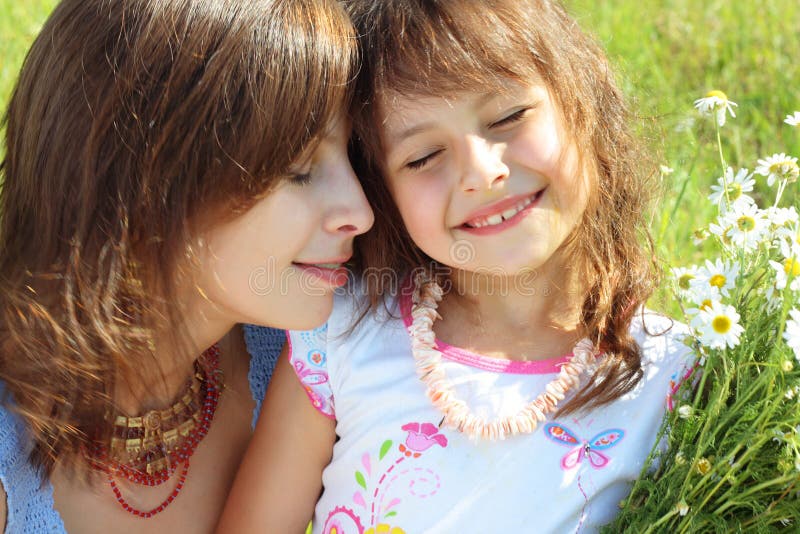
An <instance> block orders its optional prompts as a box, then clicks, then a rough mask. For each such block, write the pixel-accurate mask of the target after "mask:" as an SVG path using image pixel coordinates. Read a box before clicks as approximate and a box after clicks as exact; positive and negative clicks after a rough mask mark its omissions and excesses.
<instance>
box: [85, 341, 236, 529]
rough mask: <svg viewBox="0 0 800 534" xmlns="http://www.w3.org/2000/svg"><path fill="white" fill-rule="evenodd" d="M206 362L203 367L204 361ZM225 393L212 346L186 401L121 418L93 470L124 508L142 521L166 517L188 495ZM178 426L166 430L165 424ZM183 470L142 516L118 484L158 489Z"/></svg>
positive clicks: (97, 449) (97, 452)
mask: <svg viewBox="0 0 800 534" xmlns="http://www.w3.org/2000/svg"><path fill="white" fill-rule="evenodd" d="M201 359H202V360H204V362H203V363H200V360H201ZM222 387H223V375H222V370H221V369H220V368H219V348H218V347H217V345H213V346H212V347H210V348H209V349H208V350H206V351H205V352H204V353H203V357H202V358H200V359H198V361H197V362H195V374H194V376H193V377H192V380H191V383H190V385H189V387H188V388H187V391H186V393H185V394H184V395H182V396H181V397H180V399H179V400H178V402H176V403H175V404H174V405H173V406H172V407H171V408H169V409H167V410H153V411H150V412H148V413H147V414H145V415H143V416H141V417H130V418H129V417H125V416H121V415H119V416H116V417H115V418H114V425H115V428H114V436H113V437H112V438H111V450H110V451H109V450H107V449H106V447H104V446H103V445H102V444H100V443H96V444H95V445H94V449H93V451H92V454H91V457H90V459H89V463H90V465H92V467H94V468H95V469H98V470H100V471H103V472H105V473H106V475H107V478H108V483H109V485H110V486H111V490H112V492H113V493H114V496H115V497H116V499H117V502H119V504H120V506H121V507H122V509H123V510H125V511H126V512H129V513H130V514H133V515H135V516H136V517H141V518H145V519H146V518H150V517H153V516H154V515H156V514H159V513H161V512H163V511H164V510H165V509H166V508H167V507H168V506H169V505H170V504H172V502H173V501H174V500H175V498H176V497H177V496H178V494H179V493H180V492H181V490H182V489H183V485H184V483H185V482H186V475H187V473H188V472H189V458H190V457H191V456H192V454H193V453H194V451H195V449H196V448H197V445H198V444H199V443H200V441H202V439H203V438H204V437H205V435H206V434H207V433H208V428H209V426H210V425H211V420H212V419H213V418H214V413H215V412H216V410H217V404H218V402H219V395H220V392H221V390H222ZM173 419H174V420H175V421H177V422H176V423H175V424H174V425H173V428H169V429H167V425H165V424H164V422H165V421H170V420H173ZM179 467H180V468H181V472H180V476H179V477H178V482H177V484H176V486H175V489H173V490H172V493H170V494H169V496H168V497H167V498H166V499H164V501H163V502H162V503H161V504H159V505H158V506H156V507H155V508H152V509H151V510H139V509H137V508H135V507H133V506H131V505H130V504H129V503H128V502H127V501H126V500H125V498H124V497H123V496H122V492H121V491H120V489H119V486H118V485H117V482H116V480H115V479H116V478H117V477H120V478H124V479H126V480H128V481H130V482H133V483H134V484H139V485H142V486H159V485H161V484H163V483H164V482H166V481H167V480H169V479H170V478H171V477H172V475H173V474H174V473H175V472H176V471H177V470H178V468H179Z"/></svg>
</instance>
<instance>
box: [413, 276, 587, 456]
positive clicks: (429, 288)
mask: <svg viewBox="0 0 800 534" xmlns="http://www.w3.org/2000/svg"><path fill="white" fill-rule="evenodd" d="M414 282H415V287H414V293H413V295H412V302H413V307H412V309H411V318H412V321H411V326H409V327H408V331H409V334H410V337H411V349H412V353H413V355H414V360H415V363H416V369H417V375H418V376H419V378H420V380H421V381H422V382H423V383H424V384H425V385H426V386H427V387H426V393H427V395H428V398H429V399H430V400H431V402H432V403H433V405H434V406H436V408H438V409H439V411H441V412H442V415H444V418H443V419H442V423H443V424H445V425H447V426H449V427H450V428H453V429H456V430H458V431H459V432H462V433H464V434H467V435H468V436H469V437H470V438H473V439H477V438H481V439H489V440H497V439H505V438H506V437H507V436H514V435H517V434H528V433H531V432H533V431H534V430H536V427H537V426H538V424H539V423H542V422H544V421H545V420H546V419H547V414H549V413H552V412H553V411H555V408H556V405H557V404H558V403H559V401H561V400H563V399H564V397H565V396H566V394H567V392H569V391H570V390H571V389H573V388H577V387H578V386H579V385H580V377H581V375H582V374H583V373H585V372H586V371H588V370H590V369H593V368H594V366H595V349H594V345H593V343H592V342H591V341H590V340H589V339H582V340H580V341H579V342H578V343H577V344H576V345H575V348H574V349H573V350H572V356H571V357H570V359H569V360H568V361H567V363H565V364H564V365H562V366H561V370H560V371H559V373H558V377H556V378H555V379H554V380H553V381H551V382H550V383H549V384H547V386H545V390H544V392H542V393H541V394H540V395H539V396H537V397H536V398H535V399H534V400H533V401H531V402H530V403H528V404H527V405H526V406H524V407H523V408H522V409H521V410H519V411H518V412H517V413H516V414H513V415H509V416H506V417H500V418H495V419H492V420H486V419H484V418H483V417H480V416H477V415H475V414H473V413H472V412H471V411H470V409H469V406H467V403H466V402H465V401H464V400H462V399H460V398H458V396H457V395H456V392H455V388H454V387H453V384H452V383H451V382H450V381H449V380H448V379H447V376H446V375H445V372H444V369H442V353H441V352H440V351H439V350H438V349H437V348H436V334H434V332H433V323H434V321H435V320H436V319H441V316H440V315H439V313H438V312H437V311H436V309H437V308H438V306H439V302H441V300H442V296H443V292H442V288H441V286H439V284H438V283H437V282H436V281H435V280H434V279H432V278H430V277H429V276H428V275H426V274H424V273H419V274H417V276H416V277H415V279H414Z"/></svg>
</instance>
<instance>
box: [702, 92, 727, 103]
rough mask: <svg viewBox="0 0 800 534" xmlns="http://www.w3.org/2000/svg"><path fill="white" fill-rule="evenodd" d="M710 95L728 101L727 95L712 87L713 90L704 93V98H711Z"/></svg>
mask: <svg viewBox="0 0 800 534" xmlns="http://www.w3.org/2000/svg"><path fill="white" fill-rule="evenodd" d="M712 96H716V97H717V98H719V99H720V100H724V101H726V102H727V101H728V95H726V94H725V93H723V92H722V91H720V90H718V89H714V90H713V91H709V92H708V93H706V98H711V97H712Z"/></svg>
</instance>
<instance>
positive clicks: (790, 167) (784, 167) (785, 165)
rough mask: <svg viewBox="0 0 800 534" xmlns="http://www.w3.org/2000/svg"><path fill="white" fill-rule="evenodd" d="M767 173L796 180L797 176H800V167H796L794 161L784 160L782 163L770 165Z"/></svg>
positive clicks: (777, 162)
mask: <svg viewBox="0 0 800 534" xmlns="http://www.w3.org/2000/svg"><path fill="white" fill-rule="evenodd" d="M769 172H770V173H771V174H777V175H780V176H783V177H784V178H788V179H793V178H797V176H798V174H800V167H798V166H797V163H795V162H794V161H792V160H790V159H785V160H783V161H776V162H775V163H773V164H772V165H770V166H769Z"/></svg>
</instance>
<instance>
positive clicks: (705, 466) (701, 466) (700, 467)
mask: <svg viewBox="0 0 800 534" xmlns="http://www.w3.org/2000/svg"><path fill="white" fill-rule="evenodd" d="M709 471H711V462H709V461H708V460H707V459H705V458H700V459H699V460H698V461H697V472H698V473H700V474H701V475H705V474H706V473H708V472H709Z"/></svg>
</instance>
